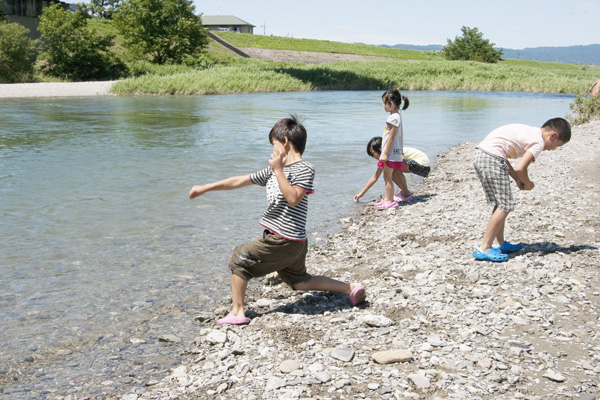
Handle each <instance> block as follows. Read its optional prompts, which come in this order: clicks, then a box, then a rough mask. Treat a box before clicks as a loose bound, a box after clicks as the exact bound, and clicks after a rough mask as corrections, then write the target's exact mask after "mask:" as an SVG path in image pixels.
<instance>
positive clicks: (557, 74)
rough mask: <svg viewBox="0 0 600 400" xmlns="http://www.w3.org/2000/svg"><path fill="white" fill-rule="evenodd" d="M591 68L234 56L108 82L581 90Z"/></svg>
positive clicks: (244, 87)
mask: <svg viewBox="0 0 600 400" xmlns="http://www.w3.org/2000/svg"><path fill="white" fill-rule="evenodd" d="M594 77H595V73H594V72H593V71H585V70H578V69H574V70H555V69H539V68H536V67H528V66H518V65H510V64H502V63H501V64H486V63H477V62H471V61H435V62H432V61H347V62H337V63H329V64H303V63H281V62H270V61H257V60H247V59H246V60H240V61H238V62H236V63H234V64H232V65H227V66H220V65H217V66H214V67H212V68H209V69H206V70H196V69H194V68H193V67H188V69H183V70H177V71H176V72H175V73H174V74H172V75H169V74H160V75H159V74H149V75H144V76H140V77H137V78H131V79H126V80H123V81H119V82H117V83H116V84H115V85H113V88H112V90H111V91H112V92H113V93H115V94H120V95H141V94H223V93H258V92H287V91H312V90H380V89H386V88H389V87H396V88H399V89H401V90H473V91H518V92H539V93H583V92H584V91H585V90H586V89H587V87H588V86H589V82H590V81H592V80H593V79H594Z"/></svg>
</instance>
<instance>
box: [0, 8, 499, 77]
mask: <svg viewBox="0 0 600 400" xmlns="http://www.w3.org/2000/svg"><path fill="white" fill-rule="evenodd" d="M0 2H1V0H0ZM1 10H2V8H1V7H0V82H9V83H10V82H31V81H34V80H35V74H36V73H37V74H42V75H44V76H49V77H56V78H59V79H64V80H69V81H85V80H106V79H117V78H120V77H124V76H128V75H130V74H131V71H130V68H129V67H128V65H130V64H131V63H132V62H136V61H140V60H143V61H146V62H150V63H153V64H182V63H184V64H187V65H198V66H202V65H206V57H207V46H208V43H209V38H208V32H207V30H206V28H205V27H204V26H203V25H202V18H201V15H196V13H195V7H194V5H193V3H192V0H91V2H90V3H81V4H79V5H78V8H77V10H75V11H69V10H65V9H64V8H63V7H62V6H61V5H60V4H58V3H56V4H52V5H50V6H49V7H47V8H45V9H44V10H43V13H42V15H41V16H40V22H39V26H38V31H39V33H40V38H39V39H37V40H32V39H30V38H29V37H28V33H29V31H28V29H27V28H25V27H23V26H22V25H20V24H17V23H8V22H7V19H6V16H5V15H3V14H2V13H1ZM92 20H104V21H105V22H106V21H109V22H108V23H109V24H110V25H113V26H114V27H115V28H116V32H117V33H118V39H117V36H116V35H115V34H114V33H113V31H114V30H113V29H110V30H108V31H107V30H101V29H98V25H96V24H92V23H90V21H92ZM462 32H463V35H462V36H461V37H456V38H455V40H454V41H452V40H450V39H448V44H447V46H445V47H444V49H443V50H442V51H443V53H444V55H445V56H446V58H448V59H451V60H475V61H481V62H497V61H499V60H500V59H501V55H502V50H495V49H494V48H493V43H490V42H489V40H486V39H483V34H482V33H481V32H479V30H478V29H477V28H468V27H463V28H462Z"/></svg>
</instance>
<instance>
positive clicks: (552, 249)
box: [515, 242, 598, 256]
mask: <svg viewBox="0 0 600 400" xmlns="http://www.w3.org/2000/svg"><path fill="white" fill-rule="evenodd" d="M583 250H598V248H597V247H595V246H589V245H571V246H569V247H564V246H559V245H557V244H556V243H553V242H541V243H532V244H523V249H522V250H521V251H519V252H518V253H515V255H519V254H525V253H540V255H542V256H544V255H547V254H553V253H563V254H571V253H577V252H578V251H583Z"/></svg>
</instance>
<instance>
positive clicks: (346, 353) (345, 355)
mask: <svg viewBox="0 0 600 400" xmlns="http://www.w3.org/2000/svg"><path fill="white" fill-rule="evenodd" d="M331 357H333V358H335V359H337V360H340V361H345V362H350V361H352V358H354V350H353V349H351V348H349V347H336V348H335V349H334V350H333V351H332V352H331Z"/></svg>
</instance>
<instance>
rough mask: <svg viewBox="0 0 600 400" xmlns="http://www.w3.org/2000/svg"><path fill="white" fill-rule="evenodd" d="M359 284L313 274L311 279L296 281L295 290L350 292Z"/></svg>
mask: <svg viewBox="0 0 600 400" xmlns="http://www.w3.org/2000/svg"><path fill="white" fill-rule="evenodd" d="M356 285H357V284H352V285H351V284H348V283H345V282H342V281H338V280H337V279H332V278H329V277H327V276H321V275H313V276H311V277H310V279H309V280H307V281H304V282H300V283H296V284H295V285H294V290H318V291H321V292H338V293H345V294H350V292H351V291H352V289H354V287H355V286H356Z"/></svg>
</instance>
